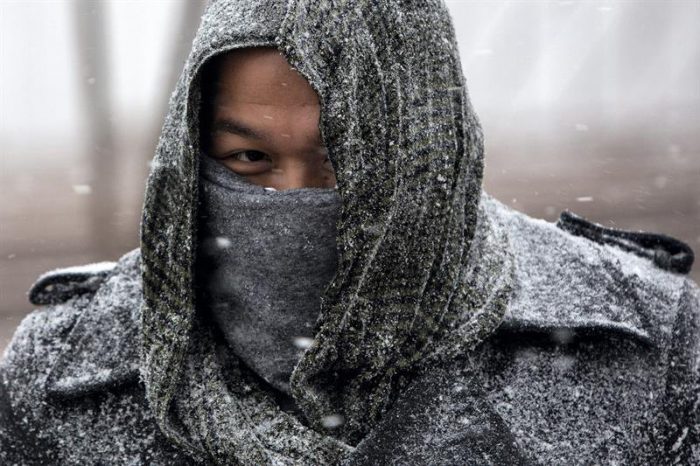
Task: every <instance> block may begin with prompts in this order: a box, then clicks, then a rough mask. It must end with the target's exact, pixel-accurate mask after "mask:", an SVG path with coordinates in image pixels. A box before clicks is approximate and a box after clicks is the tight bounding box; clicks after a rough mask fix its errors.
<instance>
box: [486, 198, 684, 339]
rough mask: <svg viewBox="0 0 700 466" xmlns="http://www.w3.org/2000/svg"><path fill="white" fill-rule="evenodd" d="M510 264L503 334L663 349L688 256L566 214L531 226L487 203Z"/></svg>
mask: <svg viewBox="0 0 700 466" xmlns="http://www.w3.org/2000/svg"><path fill="white" fill-rule="evenodd" d="M484 203H485V207H486V211H487V212H488V215H490V216H491V217H492V218H493V219H494V221H496V222H498V223H499V224H500V225H501V226H502V228H503V229H504V230H505V231H507V232H508V236H509V243H510V246H511V249H512V251H513V254H514V257H515V258H516V265H515V269H516V270H515V281H514V294H513V299H512V301H511V304H510V305H509V308H508V311H507V312H506V319H505V320H506V321H505V322H504V324H505V326H504V327H505V328H509V327H510V328H516V327H522V328H528V329H531V328H533V327H544V328H545V329H548V330H553V329H557V328H563V329H578V330H582V331H593V332H595V331H598V330H605V331H620V332H623V333H627V334H630V335H633V336H635V337H637V338H639V339H641V340H644V341H646V342H648V343H652V344H656V345H660V346H664V347H668V346H669V345H670V342H671V339H672V327H673V323H674V321H675V319H676V316H677V313H678V310H679V309H680V306H681V302H682V300H683V296H684V294H685V290H686V289H687V287H688V286H694V284H693V282H692V281H691V280H690V279H689V278H688V277H687V276H686V275H685V274H684V273H683V272H682V271H681V270H683V271H687V270H689V268H690V265H691V264H692V250H691V249H690V248H689V247H688V246H687V245H685V244H684V243H682V242H680V241H678V240H675V239H673V238H670V237H667V236H664V235H657V234H652V233H644V232H626V231H623V230H613V229H608V228H604V227H602V226H600V225H595V224H593V223H591V222H588V221H586V220H583V219H582V218H581V217H578V216H575V215H574V214H571V213H569V212H566V213H564V214H563V216H562V218H561V219H560V221H559V222H558V223H556V224H555V223H551V222H547V221H544V220H539V219H534V218H532V217H529V216H527V215H525V214H523V213H521V212H518V211H515V210H513V209H511V208H509V207H507V206H505V205H503V204H502V203H500V202H499V201H497V200H495V199H493V198H491V197H488V196H487V197H486V199H485V201H484Z"/></svg>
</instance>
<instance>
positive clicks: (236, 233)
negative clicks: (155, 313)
mask: <svg viewBox="0 0 700 466" xmlns="http://www.w3.org/2000/svg"><path fill="white" fill-rule="evenodd" d="M200 193H201V197H202V202H201V204H200V212H199V215H200V227H199V228H200V229H199V231H200V235H199V236H200V241H199V246H200V248H199V251H198V258H197V259H198V267H197V271H198V274H197V277H196V278H197V287H198V288H199V289H200V290H202V293H201V299H200V301H199V302H200V305H199V306H198V310H199V311H204V312H209V313H210V315H211V317H212V319H213V320H214V321H215V323H216V325H217V327H218V328H219V329H220V330H221V331H222V333H223V335H224V337H225V339H226V341H227V342H228V344H229V346H231V349H232V350H233V352H234V354H235V355H236V356H238V357H239V358H240V359H241V361H242V362H244V363H245V365H246V366H247V367H249V368H250V369H251V370H253V371H254V372H255V373H257V374H258V375H259V376H260V377H262V378H263V379H264V380H265V381H266V382H268V383H269V384H270V385H272V386H273V387H274V388H276V389H278V390H280V391H282V392H283V393H285V394H287V395H291V391H290V388H289V378H290V376H291V374H292V370H293V369H294V366H296V364H297V362H298V361H299V356H300V353H301V352H302V350H303V349H305V347H306V346H305V345H306V344H307V342H308V341H310V340H311V339H312V338H313V336H314V332H313V330H314V324H315V323H316V320H317V319H318V313H319V309H320V307H321V304H320V296H321V294H322V292H323V290H324V289H325V287H326V286H327V285H328V282H329V281H330V280H331V279H332V278H333V275H334V274H335V270H336V267H337V263H338V260H337V257H336V256H337V252H336V249H337V247H336V241H335V239H336V236H337V234H336V228H335V225H336V223H337V220H338V212H339V210H340V196H339V195H338V193H337V191H336V190H334V189H332V188H331V189H327V188H300V189H291V190H284V191H279V192H267V191H266V190H265V188H263V187H262V186H258V185H255V184H252V183H250V182H249V181H247V180H246V179H245V178H244V177H242V176H240V175H238V174H236V173H235V172H233V171H231V170H230V169H228V168H227V167H226V166H225V165H223V164H222V163H220V162H218V161H216V160H215V159H213V158H211V157H208V156H206V155H204V156H202V157H201V159H200Z"/></svg>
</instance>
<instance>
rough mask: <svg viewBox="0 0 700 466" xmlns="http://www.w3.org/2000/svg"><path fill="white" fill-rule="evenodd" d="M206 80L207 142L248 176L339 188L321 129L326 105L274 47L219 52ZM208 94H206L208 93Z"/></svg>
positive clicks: (283, 185)
mask: <svg viewBox="0 0 700 466" xmlns="http://www.w3.org/2000/svg"><path fill="white" fill-rule="evenodd" d="M212 69H213V72H211V73H210V75H209V78H208V79H205V82H204V83H203V84H204V86H213V87H212V88H210V89H209V92H207V91H206V90H205V91H204V92H203V94H204V95H205V96H206V95H207V94H209V95H210V97H209V98H208V104H209V105H208V109H207V110H206V114H205V115H203V119H204V122H205V125H204V129H203V137H204V139H205V140H204V148H205V152H206V154H207V155H208V156H210V157H214V158H216V159H218V160H219V161H221V162H223V163H224V164H225V165H226V166H227V167H228V168H229V169H231V170H232V171H234V172H235V173H237V174H239V175H241V176H244V177H245V178H246V179H247V180H248V181H249V182H251V183H254V184H257V185H260V186H264V187H272V188H275V189H276V190H278V191H281V190H286V189H296V188H305V187H306V188H308V187H313V188H333V187H334V186H335V185H336V178H335V173H334V170H333V166H332V164H331V162H330V160H329V159H328V155H327V150H326V148H325V147H324V146H323V142H322V140H321V135H320V131H319V115H320V104H319V99H318V95H317V94H316V92H315V91H314V89H313V88H312V87H311V85H310V84H309V83H308V81H307V80H306V79H305V78H304V77H303V76H302V75H301V74H300V73H299V72H297V71H296V70H295V69H294V68H292V66H291V65H290V64H289V62H287V60H286V58H285V57H284V56H283V55H282V54H281V52H279V51H278V50H277V49H275V48H271V47H252V48H243V49H237V50H233V51H230V52H227V53H225V54H223V55H221V56H219V57H217V58H216V61H215V63H214V64H213V67H212ZM206 98H207V97H205V99H206Z"/></svg>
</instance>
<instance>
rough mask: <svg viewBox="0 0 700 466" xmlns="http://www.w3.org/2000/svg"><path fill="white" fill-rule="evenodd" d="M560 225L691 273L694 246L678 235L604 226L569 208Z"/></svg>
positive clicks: (673, 268) (670, 268)
mask: <svg viewBox="0 0 700 466" xmlns="http://www.w3.org/2000/svg"><path fill="white" fill-rule="evenodd" d="M557 227H559V228H561V229H562V230H564V231H567V232H569V233H571V234H572V235H575V236H582V237H584V238H588V239H590V240H591V241H595V242H596V243H599V244H607V245H611V246H616V247H618V248H620V249H623V250H625V251H628V252H631V253H633V254H636V255H638V256H641V257H644V258H646V259H649V260H651V261H652V262H653V263H654V264H655V265H656V266H657V267H659V268H661V269H664V270H668V271H670V272H675V273H681V274H687V273H688V272H690V269H691V268H692V266H693V261H694V259H695V254H694V253H693V250H692V249H691V248H690V246H688V245H687V244H686V243H684V242H682V241H680V240H678V239H676V238H672V237H670V236H667V235H663V234H659V233H648V232H645V231H628V230H621V229H617V228H609V227H604V226H602V225H599V224H597V223H593V222H590V221H588V220H586V219H584V218H583V217H580V216H578V215H576V214H574V213H573V212H570V211H568V210H565V211H564V212H562V213H561V215H560V217H559V221H558V222H557Z"/></svg>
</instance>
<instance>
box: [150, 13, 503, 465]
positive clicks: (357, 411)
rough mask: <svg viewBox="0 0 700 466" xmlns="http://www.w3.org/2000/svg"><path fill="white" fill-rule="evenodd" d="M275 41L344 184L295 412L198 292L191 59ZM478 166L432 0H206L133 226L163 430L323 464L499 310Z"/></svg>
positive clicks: (206, 456)
mask: <svg viewBox="0 0 700 466" xmlns="http://www.w3.org/2000/svg"><path fill="white" fill-rule="evenodd" d="M270 45H271V46H275V47H277V48H278V49H279V50H280V51H281V52H282V53H283V54H284V56H285V57H286V58H287V60H288V61H289V63H290V64H291V65H292V66H293V67H294V68H295V69H296V70H297V71H299V72H300V73H301V74H302V75H303V76H304V77H305V78H306V79H307V80H308V82H309V83H310V85H311V86H312V87H313V88H314V89H315V90H316V92H317V93H318V96H319V101H320V104H321V114H320V121H319V126H320V132H321V137H322V140H323V143H324V146H325V147H326V148H327V149H328V154H329V157H330V160H331V162H332V164H333V166H334V168H335V173H336V178H337V182H338V192H339V194H340V197H341V198H342V208H341V213H340V216H339V220H338V224H337V226H338V237H337V247H338V268H337V271H336V274H335V277H334V278H333V280H332V281H331V283H330V285H329V286H328V287H327V288H326V290H325V292H324V294H323V296H322V305H321V310H320V317H319V319H318V321H317V324H316V328H315V332H314V333H315V338H314V340H313V343H312V344H311V346H310V347H309V348H308V350H306V352H305V354H304V356H303V358H302V359H301V361H300V363H299V364H298V365H297V367H296V369H295V371H294V373H293V374H292V379H291V388H292V393H293V395H294V398H295V401H296V403H297V404H298V406H299V407H300V409H301V411H302V412H303V419H296V418H294V417H293V416H291V415H289V414H287V413H282V412H280V411H279V410H278V409H277V407H276V406H275V404H274V402H273V401H271V400H272V398H271V397H270V396H269V395H268V394H266V392H264V390H262V389H260V390H259V389H258V388H256V387H257V386H256V382H255V381H254V380H253V379H251V378H250V377H249V375H246V373H245V368H244V367H241V366H240V364H238V363H237V362H236V361H233V362H231V361H229V362H228V363H226V362H221V361H219V359H217V356H216V351H215V345H214V344H213V343H212V344H209V343H207V342H206V340H207V339H208V338H209V336H210V334H211V332H209V331H208V330H207V325H206V322H203V319H201V318H200V317H199V316H198V313H197V302H196V299H195V298H196V295H195V291H194V284H195V279H196V277H195V276H194V270H195V268H194V264H195V260H196V257H195V255H196V250H197V242H198V236H197V231H196V230H197V209H198V199H199V193H198V191H197V186H198V183H197V181H198V173H199V162H198V161H199V158H198V157H199V153H200V141H199V139H200V137H199V133H198V131H199V129H198V128H199V122H198V113H199V106H200V83H199V76H200V70H202V66H203V64H204V63H205V62H207V60H209V59H210V58H212V57H213V56H215V55H216V54H219V53H222V52H225V51H227V50H231V49H235V48H239V47H251V46H270ZM482 170H483V144H482V135H481V129H480V126H479V123H478V120H477V117H476V115H475V113H474V110H473V109H472V106H471V104H470V102H469V98H468V94H467V88H466V84H465V80H464V77H463V75H462V71H461V65H460V60H459V53H458V50H457V43H456V39H455V33H454V29H453V25H452V22H451V19H450V16H449V12H448V10H447V8H446V6H445V5H444V3H443V2H442V1H438V0H428V1H421V2H414V1H408V0H373V1H369V0H367V1H365V0H358V1H352V2H348V1H344V0H220V1H216V2H214V3H212V4H211V5H210V6H209V8H208V9H207V12H206V13H205V15H204V16H203V18H202V23H201V26H200V28H199V31H198V33H197V35H196V38H195V40H194V43H193V47H192V51H191V54H190V56H189V58H188V60H187V62H186V64H185V68H184V71H183V73H182V75H181V77H180V79H179V81H178V84H177V87H176V89H175V91H174V93H173V94H172V97H171V100H170V107H169V112H168V114H167V117H166V120H165V124H164V127H163V130H162V134H161V136H160V140H159V144H158V148H157V151H156V155H155V158H154V160H153V162H152V165H151V173H150V176H149V179H148V185H147V190H146V199H145V204H144V209H143V219H142V225H141V254H142V278H143V293H144V304H143V308H142V351H141V373H142V378H143V381H144V383H145V386H146V392H147V398H148V401H149V404H150V406H151V409H152V410H153V411H154V413H155V416H156V419H157V422H158V423H159V425H160V427H161V429H162V430H163V431H164V432H165V434H166V435H167V436H168V437H169V438H171V440H173V441H174V442H175V443H177V444H179V445H180V446H181V447H183V448H186V449H188V450H189V451H190V452H191V453H192V455H193V456H194V457H196V458H200V459H202V460H213V461H215V462H219V463H228V462H231V463H235V462H243V463H245V462H255V461H259V463H257V464H264V463H268V462H272V461H273V460H272V459H271V458H275V457H276V456H275V455H278V456H281V457H284V458H286V459H287V460H289V458H292V459H291V460H289V461H291V462H294V461H299V462H305V461H306V462H307V464H308V463H310V462H311V461H309V457H306V459H304V458H305V457H304V455H305V454H307V453H304V451H308V450H309V449H310V448H311V447H310V445H313V446H314V448H315V450H314V451H316V454H317V455H318V456H315V458H316V459H317V460H318V461H319V462H323V461H321V460H319V458H325V459H326V460H328V461H329V462H330V461H334V460H337V459H338V458H339V457H342V455H343V454H344V453H345V452H347V451H349V450H351V449H352V446H353V445H355V444H356V443H357V442H358V441H359V440H361V439H362V437H363V436H364V435H366V434H367V432H369V431H370V430H371V429H372V427H373V426H374V425H376V423H377V421H378V419H379V418H380V417H381V416H382V414H383V413H384V412H385V411H386V409H387V408H388V407H389V406H390V404H391V402H392V400H393V397H394V395H395V393H396V392H397V390H399V389H400V388H401V386H402V384H403V381H404V380H405V379H406V378H407V377H409V374H410V373H411V371H415V370H417V368H419V367H421V365H425V364H426V362H427V361H431V363H435V362H436V361H440V360H441V358H445V357H454V356H455V355H459V354H461V353H464V352H465V351H467V350H468V348H469V347H471V346H473V345H475V344H477V343H479V342H480V341H481V340H483V339H484V338H485V337H486V336H488V335H489V334H490V333H491V332H492V331H493V330H494V329H495V328H496V327H497V326H498V325H499V323H500V322H501V318H502V315H503V312H504V309H505V300H506V297H507V296H508V277H509V276H510V263H511V260H510V257H509V255H508V248H507V245H506V244H505V240H504V239H503V237H502V235H499V233H498V231H496V230H494V229H493V228H492V227H491V226H489V224H488V219H487V218H485V216H483V215H480V212H483V211H482V210H481V209H480V207H479V206H480V198H481V180H482ZM479 232H480V233H479ZM488 251H491V252H488ZM195 357H196V358H199V359H197V360H196V361H198V362H197V364H195V363H193V362H192V361H193V359H192V358H195ZM200 366H201V367H200ZM202 367H204V368H205V369H206V373H202V371H203V370H205V369H202ZM230 367H234V369H230ZM227 368H229V369H227ZM227 371H228V372H227ZM220 373H225V374H227V375H225V376H221V374H220ZM217 377H219V378H217ZM236 377H240V378H241V380H238V381H237V380H231V379H232V378H233V379H235V378H236ZM244 379H245V380H244ZM193 380H198V381H200V382H199V385H197V386H196V387H194V388H192V387H191V389H190V390H189V392H188V391H187V390H186V389H183V387H184V386H186V385H187V384H190V386H191V384H192V383H193ZM217 384H218V385H217ZM237 384H238V385H237ZM232 387H233V388H232ZM236 387H237V388H236ZM186 392H187V393H189V394H190V395H191V396H190V401H188V402H185V401H183V399H184V398H183V397H184V396H185V395H182V393H186ZM195 392H196V395H193V393H195ZM222 393H223V395H221V394H222ZM213 394H219V395H221V396H218V395H216V396H214V395H213ZM217 396H218V398H217ZM195 399H197V400H200V401H201V400H207V399H208V400H209V402H208V403H207V402H206V401H202V402H201V404H199V405H197V406H194V405H192V403H193V402H192V401H191V400H195ZM212 400H213V401H212ZM188 403H190V404H188ZM222 410H223V411H222ZM246 410H247V411H246ZM251 416H258V417H256V418H255V419H253V420H252V421H251ZM193 417H197V419H198V420H197V422H194V421H192V418H193ZM234 418H235V419H234ZM329 418H330V419H333V420H334V421H333V422H331V423H330V424H333V425H329V422H328V419H329ZM183 420H184V421H183ZM337 420H340V421H341V422H335V421H337ZM246 422H248V423H251V422H253V424H251V425H247V424H246ZM338 424H340V425H338ZM263 426H264V427H263ZM216 429H218V431H217V430H216ZM226 429H229V431H226ZM231 429H232V430H231ZM251 429H253V431H251ZM272 438H275V439H276V440H275V441H272V440H270V439H272ZM280 439H281V440H280ZM290 439H291V440H290ZM299 439H303V440H299ZM319 449H321V450H323V451H318V450H319ZM271 452H272V453H271ZM231 455H234V456H235V457H236V461H234V460H233V459H231V458H232V456H231ZM323 455H327V456H323Z"/></svg>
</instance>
